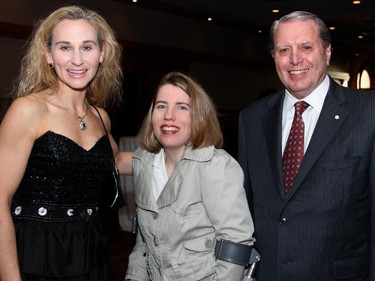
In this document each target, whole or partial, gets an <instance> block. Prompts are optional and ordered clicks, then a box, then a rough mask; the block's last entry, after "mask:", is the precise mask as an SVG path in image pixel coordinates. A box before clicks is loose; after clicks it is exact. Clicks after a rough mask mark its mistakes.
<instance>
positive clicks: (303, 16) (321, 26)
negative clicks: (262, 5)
mask: <svg viewBox="0 0 375 281" xmlns="http://www.w3.org/2000/svg"><path fill="white" fill-rule="evenodd" d="M294 20H296V21H307V20H312V21H314V22H315V24H316V26H317V27H318V30H319V36H320V39H321V40H322V45H323V48H324V49H326V48H328V47H329V45H330V44H331V35H330V34H329V30H328V28H327V26H326V24H325V23H324V21H323V20H322V19H320V18H319V17H318V16H316V15H315V14H312V13H309V12H305V11H295V12H291V13H289V14H287V15H285V16H283V17H281V18H280V19H279V20H275V21H274V22H273V23H272V26H271V30H270V40H269V43H268V51H269V52H270V53H271V54H273V52H274V49H275V42H274V36H275V32H276V29H277V27H278V25H279V24H280V23H282V22H288V21H294Z"/></svg>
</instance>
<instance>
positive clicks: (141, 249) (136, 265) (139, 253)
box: [125, 230, 150, 281]
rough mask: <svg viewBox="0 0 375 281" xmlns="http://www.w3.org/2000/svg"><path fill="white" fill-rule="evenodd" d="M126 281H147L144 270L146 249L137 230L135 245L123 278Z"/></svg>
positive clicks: (146, 274)
mask: <svg viewBox="0 0 375 281" xmlns="http://www.w3.org/2000/svg"><path fill="white" fill-rule="evenodd" d="M125 280H126V281H128V280H129V281H149V280H150V279H149V276H148V273H147V269H146V249H145V244H144V242H143V239H142V236H141V234H140V232H139V230H138V233H137V239H136V244H135V246H134V249H133V251H132V253H131V254H130V256H129V264H128V269H127V271H126V276H125Z"/></svg>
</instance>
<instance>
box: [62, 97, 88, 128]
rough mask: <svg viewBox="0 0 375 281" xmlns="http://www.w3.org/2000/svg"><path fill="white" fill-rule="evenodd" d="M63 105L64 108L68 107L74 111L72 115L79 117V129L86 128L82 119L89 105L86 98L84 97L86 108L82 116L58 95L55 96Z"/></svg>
mask: <svg viewBox="0 0 375 281" xmlns="http://www.w3.org/2000/svg"><path fill="white" fill-rule="evenodd" d="M55 97H56V98H57V99H58V100H59V101H60V102H61V103H62V104H63V105H65V106H66V108H68V109H69V110H70V111H71V112H73V113H74V115H75V116H76V117H77V118H78V119H79V128H80V129H81V131H84V130H86V129H87V126H86V123H85V121H84V120H83V119H85V117H86V115H87V111H88V110H89V106H88V103H87V100H86V99H85V101H86V105H87V109H86V112H85V115H83V116H80V115H79V114H78V113H77V111H75V110H74V109H73V108H71V107H70V106H69V105H68V104H67V103H66V102H65V101H63V100H62V99H61V98H60V97H59V96H55Z"/></svg>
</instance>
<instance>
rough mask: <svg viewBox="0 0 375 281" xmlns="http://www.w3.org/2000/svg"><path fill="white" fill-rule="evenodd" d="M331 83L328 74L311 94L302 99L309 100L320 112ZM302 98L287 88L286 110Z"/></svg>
mask: <svg viewBox="0 0 375 281" xmlns="http://www.w3.org/2000/svg"><path fill="white" fill-rule="evenodd" d="M329 83H330V81H329V77H328V75H326V77H325V78H324V80H323V82H322V83H321V84H320V85H319V86H318V87H317V88H316V89H315V90H314V91H313V92H312V93H311V94H310V95H308V96H307V97H305V98H304V99H301V100H303V101H305V102H307V103H308V104H309V105H310V106H311V107H312V108H314V109H315V110H317V111H319V112H320V111H322V108H323V103H324V99H325V97H326V95H327V92H328V89H329ZM301 100H298V99H296V98H295V97H294V96H292V94H291V93H290V92H289V91H288V90H286V89H285V99H284V108H285V109H286V111H289V110H291V109H292V108H293V106H294V104H295V103H296V102H297V101H301Z"/></svg>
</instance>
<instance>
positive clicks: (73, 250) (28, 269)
mask: <svg viewBox="0 0 375 281" xmlns="http://www.w3.org/2000/svg"><path fill="white" fill-rule="evenodd" d="M14 224H15V230H16V238H17V251H18V259H19V264H20V269H21V274H22V280H23V281H47V280H51V281H52V280H53V281H114V280H115V277H114V274H113V271H112V269H111V266H110V264H109V258H108V251H107V242H106V239H105V237H104V236H103V233H102V230H101V226H100V223H99V221H98V220H97V219H96V218H91V219H89V220H82V219H77V220H70V221H64V222H51V221H38V220H33V219H14Z"/></svg>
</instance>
